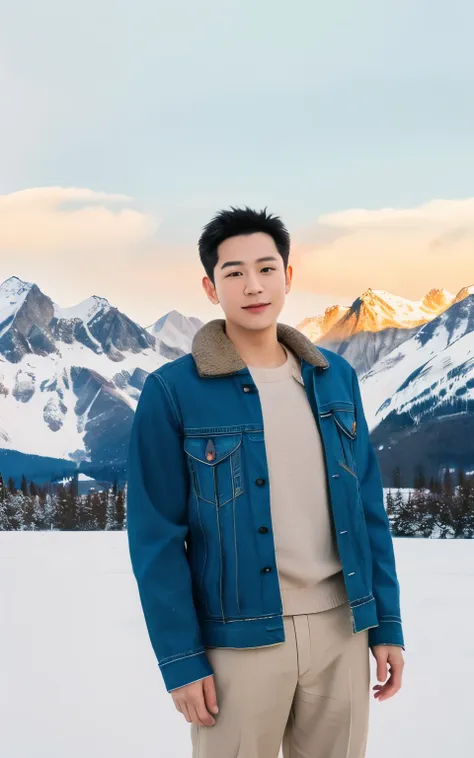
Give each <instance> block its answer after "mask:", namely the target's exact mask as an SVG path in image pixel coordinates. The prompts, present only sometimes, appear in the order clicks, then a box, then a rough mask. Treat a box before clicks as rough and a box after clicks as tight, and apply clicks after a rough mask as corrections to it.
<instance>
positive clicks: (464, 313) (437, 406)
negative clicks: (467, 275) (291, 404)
mask: <svg viewBox="0 0 474 758" xmlns="http://www.w3.org/2000/svg"><path fill="white" fill-rule="evenodd" d="M465 291H466V292H468V293H471V294H467V295H466V296H465V297H464V298H463V299H461V300H459V299H456V302H455V303H454V304H453V305H451V307H450V308H449V309H448V310H446V311H445V312H444V313H442V314H441V315H440V316H437V317H436V318H434V319H433V320H432V321H430V322H429V323H427V324H424V325H423V326H421V327H418V328H417V329H415V330H411V334H410V331H409V330H405V333H404V335H403V336H402V341H401V343H400V344H398V345H395V346H394V348H393V349H392V350H385V351H384V354H383V357H381V358H380V359H379V360H377V361H375V362H374V363H373V365H372V366H371V368H370V370H369V371H368V372H367V373H366V374H365V375H363V376H361V377H360V386H361V392H362V395H363V398H364V410H365V415H366V418H367V422H368V425H369V429H370V430H371V431H372V437H371V439H372V442H373V444H374V446H375V447H376V449H377V452H378V460H379V464H380V466H381V470H382V473H383V475H384V478H385V482H386V483H389V481H390V476H391V474H392V473H393V471H394V469H395V468H400V469H401V471H402V472H403V476H402V480H403V482H404V484H406V483H407V482H408V483H410V482H412V481H413V475H414V473H415V471H416V468H417V467H419V466H422V467H423V468H424V470H425V472H428V473H429V474H430V475H433V474H435V475H436V474H438V473H439V471H440V469H442V468H454V469H456V468H459V467H462V468H464V470H465V471H466V470H471V469H472V467H473V466H472V464H473V461H474V434H473V433H472V430H473V429H474V288H472V287H471V288H466V289H465ZM386 331H388V332H392V331H393V330H386ZM384 334H385V332H382V333H380V334H379V335H377V336H378V337H379V338H382V339H383V337H382V335H384ZM359 336H361V335H356V338H355V339H357V337H359ZM403 337H405V338H403Z"/></svg>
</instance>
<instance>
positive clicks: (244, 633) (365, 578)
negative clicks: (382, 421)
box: [127, 208, 404, 758]
mask: <svg viewBox="0 0 474 758" xmlns="http://www.w3.org/2000/svg"><path fill="white" fill-rule="evenodd" d="M289 251H290V238H289V235H288V232H287V230H286V228H285V226H284V225H283V223H282V222H281V220H280V219H279V218H278V217H276V216H272V215H269V214H267V212H266V210H264V211H261V212H256V211H253V210H251V209H249V208H245V209H238V208H231V209H230V210H226V211H221V212H220V213H218V214H217V215H216V216H215V218H214V219H212V221H211V222H210V223H209V224H208V225H207V226H206V227H205V228H204V230H203V233H202V235H201V238H200V241H199V252H200V258H201V262H202V264H203V266H204V269H205V272H206V276H205V277H204V279H203V287H204V289H205V292H206V294H207V297H208V298H209V300H210V301H211V302H212V303H214V304H216V305H217V304H220V306H221V308H222V310H223V312H224V315H225V319H224V320H220V319H217V320H215V321H211V322H210V323H208V324H206V325H205V326H203V327H202V328H201V329H200V330H199V331H198V333H197V334H196V335H195V338H194V341H193V346H192V353H191V354H189V355H185V356H183V357H182V358H179V359H177V360H175V361H172V362H170V363H168V364H166V365H164V366H161V367H160V368H158V369H157V370H156V371H154V372H152V373H151V374H150V375H149V376H148V377H147V379H146V381H145V383H144V386H143V390H142V393H141V396H140V399H139V402H138V406H137V410H136V414H135V418H134V423H133V428H132V432H131V439H130V448H129V463H128V498H127V523H128V539H129V548H130V555H131V561H132V566H133V571H134V575H135V577H136V580H137V585H138V589H139V593H140V599H141V603H142V607H143V612H144V616H145V620H146V624H147V628H148V633H149V636H150V640H151V643H152V646H153V648H154V651H155V653H156V656H157V659H158V663H159V666H160V670H161V673H162V675H163V678H164V682H165V685H166V688H167V690H168V691H169V692H170V693H171V695H172V697H173V700H174V703H175V705H176V707H177V709H178V710H179V711H180V712H182V713H183V715H184V717H185V719H186V720H187V721H188V722H189V723H191V740H192V745H193V756H195V758H197V756H199V758H236V757H238V758H277V756H278V753H279V748H280V745H281V744H282V745H283V755H284V756H285V758H290V756H291V758H297V756H298V757H301V758H303V756H309V755H311V756H312V758H361V757H362V756H364V755H365V749H366V740H367V728H368V714H369V704H370V681H369V680H370V661H369V649H371V650H372V653H373V655H374V657H375V659H376V662H377V678H378V681H379V684H378V685H376V686H375V687H374V690H375V693H374V697H375V698H377V699H378V700H385V699H387V698H389V697H391V696H392V695H394V694H395V692H397V691H398V689H399V688H400V686H401V678H402V669H403V654H402V649H403V647H404V640H403V633H402V627H401V617H400V603H399V585H398V580H397V576H396V567H395V559H394V553H393V545H392V539H391V535H390V530H389V523H388V519H387V516H386V513H385V509H384V503H383V490H382V482H381V478H380V473H379V468H378V464H377V460H376V456H375V452H374V450H373V447H372V445H371V443H370V441H369V434H368V428H367V422H366V420H365V417H364V412H363V407H362V401H361V395H360V390H359V383H358V379H357V376H356V374H355V371H354V370H353V368H352V367H351V366H350V364H349V363H348V362H347V361H346V360H345V359H344V358H343V357H342V356H340V355H338V354H337V353H335V352H332V351H330V350H328V349H326V348H322V347H321V348H317V347H316V346H315V345H313V344H312V343H311V342H310V340H308V339H307V338H306V337H305V336H304V335H302V334H301V333H300V332H299V331H298V330H296V329H294V328H293V327H290V326H287V325H284V324H281V323H279V322H278V316H279V314H280V312H281V310H282V308H283V305H284V302H285V296H286V294H287V293H288V292H289V290H290V286H291V280H292V269H291V266H290V265H289V264H288V257H289ZM389 672H390V674H389ZM217 706H219V710H218V713H217ZM216 713H217V715H215V714H216ZM213 714H214V715H213Z"/></svg>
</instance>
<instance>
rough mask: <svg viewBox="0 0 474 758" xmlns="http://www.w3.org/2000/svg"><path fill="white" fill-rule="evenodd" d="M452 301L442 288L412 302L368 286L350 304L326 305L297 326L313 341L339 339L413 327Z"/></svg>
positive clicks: (337, 340)
mask: <svg viewBox="0 0 474 758" xmlns="http://www.w3.org/2000/svg"><path fill="white" fill-rule="evenodd" d="M454 300H455V297H454V295H453V294H452V293H451V292H448V291H447V290H444V289H431V290H430V291H429V292H428V293H427V294H426V295H425V296H424V297H423V298H422V299H421V300H418V301H414V300H407V299H406V298H403V297H399V296H396V295H392V294H391V293H390V292H386V291H385V290H376V289H375V290H374V289H370V288H369V289H367V290H366V291H365V292H364V293H363V294H362V295H360V297H358V298H357V299H356V300H354V302H353V303H352V305H351V306H350V307H347V306H344V307H342V306H333V307H332V308H328V309H327V310H326V312H325V314H324V316H323V317H322V318H321V317H319V319H318V317H317V316H316V317H314V318H313V319H306V321H305V322H303V323H302V324H301V325H299V327H298V328H301V331H303V332H304V333H305V334H306V335H307V336H308V337H309V338H310V339H312V340H313V342H316V341H318V340H321V339H323V338H324V341H325V342H331V343H333V342H340V341H342V340H345V339H347V338H348V337H352V335H354V334H358V333H359V332H379V331H381V330H382V329H388V328H391V327H393V328H396V329H412V328H413V327H416V326H420V325H421V324H425V323H426V322H428V321H431V319H432V318H434V317H435V316H437V315H439V314H440V313H442V312H443V311H445V310H446V308H449V306H450V305H451V304H452V303H453V302H454ZM318 332H319V334H318ZM314 337H316V339H315V338H314Z"/></svg>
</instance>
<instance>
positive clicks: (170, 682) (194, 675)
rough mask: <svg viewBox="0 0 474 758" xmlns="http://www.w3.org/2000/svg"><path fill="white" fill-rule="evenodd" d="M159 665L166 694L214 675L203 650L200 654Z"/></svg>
mask: <svg viewBox="0 0 474 758" xmlns="http://www.w3.org/2000/svg"><path fill="white" fill-rule="evenodd" d="M159 665H160V671H161V674H162V676H163V680H164V682H165V687H166V689H167V690H168V692H171V690H176V689H177V688H178V687H184V685H185V684H191V683H192V682H197V681H198V680H199V679H205V677H206V676H211V675H212V674H213V673H214V671H213V669H212V667H211V664H210V663H209V660H208V658H207V655H206V653H205V651H204V650H203V651H202V652H201V653H194V654H192V655H186V656H184V657H183V658H178V659H177V660H174V661H168V662H165V663H160V664H159Z"/></svg>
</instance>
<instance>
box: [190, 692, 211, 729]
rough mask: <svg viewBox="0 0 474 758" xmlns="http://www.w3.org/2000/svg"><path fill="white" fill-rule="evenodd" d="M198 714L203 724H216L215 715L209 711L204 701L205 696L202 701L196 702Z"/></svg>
mask: <svg viewBox="0 0 474 758" xmlns="http://www.w3.org/2000/svg"><path fill="white" fill-rule="evenodd" d="M194 707H195V710H196V716H197V718H198V719H199V722H200V724H201V725H202V726H213V724H215V723H216V722H215V719H214V717H213V716H212V715H211V714H210V713H209V711H208V710H207V708H206V705H205V703H204V698H203V699H202V700H201V702H200V703H196V704H195V706H194Z"/></svg>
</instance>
